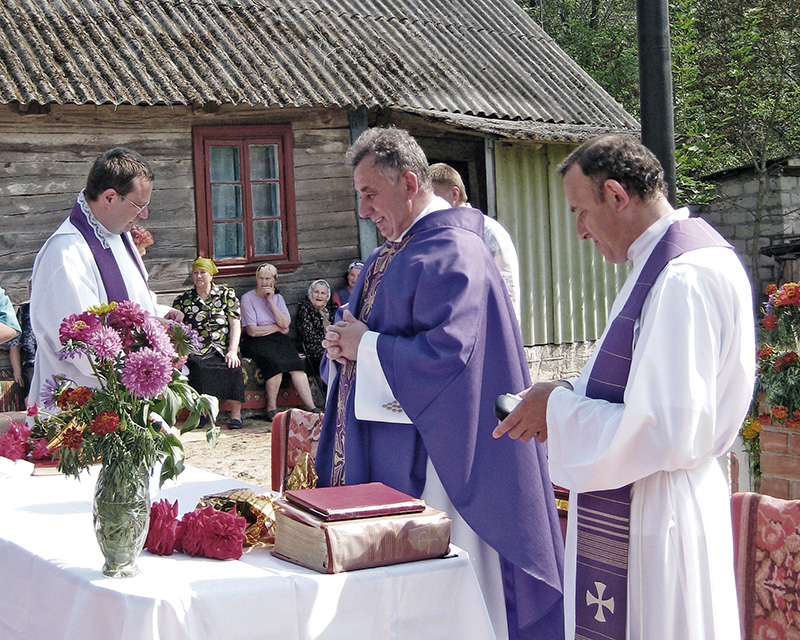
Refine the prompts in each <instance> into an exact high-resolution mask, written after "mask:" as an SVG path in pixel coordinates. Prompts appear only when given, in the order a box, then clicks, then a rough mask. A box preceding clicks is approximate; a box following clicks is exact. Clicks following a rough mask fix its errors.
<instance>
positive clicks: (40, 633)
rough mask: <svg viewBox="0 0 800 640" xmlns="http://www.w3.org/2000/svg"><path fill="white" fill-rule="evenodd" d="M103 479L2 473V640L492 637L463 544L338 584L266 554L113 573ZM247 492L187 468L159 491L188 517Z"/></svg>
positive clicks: (158, 561) (147, 560)
mask: <svg viewBox="0 0 800 640" xmlns="http://www.w3.org/2000/svg"><path fill="white" fill-rule="evenodd" d="M98 470H99V469H98V468H94V469H93V470H90V472H86V473H84V474H83V475H82V476H81V478H80V479H74V478H67V477H64V476H28V477H9V476H3V477H0V638H2V639H3V640H18V639H25V640H89V639H97V640H116V639H120V640H183V639H186V640H203V639H208V640H237V639H242V640H261V639H273V638H274V639H276V640H300V639H306V638H309V639H310V638H319V639H339V638H341V639H348V640H349V639H359V640H361V639H365V640H367V639H372V638H374V639H376V640H382V639H384V638H392V639H397V640H402V639H407V640H424V639H427V638H441V639H448V638H452V639H453V640H464V639H466V640H469V639H473V638H474V639H476V640H486V639H488V638H493V637H494V635H493V633H492V630H491V624H490V622H489V617H488V614H487V612H486V608H485V605H484V603H483V599H482V597H481V593H480V587H479V586H478V583H477V579H476V577H475V574H474V572H473V569H472V566H471V564H470V562H469V559H468V558H467V556H466V554H465V553H464V552H463V551H461V550H459V549H457V548H455V547H453V548H452V551H453V553H452V554H451V555H450V556H449V557H446V558H441V559H435V560H426V561H423V562H412V563H406V564H401V565H394V566H391V567H381V568H376V569H367V570H362V571H353V572H346V573H340V574H337V575H323V574H319V573H316V572H314V571H311V570H307V569H304V568H302V567H299V566H296V565H293V564H290V563H287V562H283V561H281V560H278V559H277V558H275V557H273V556H272V555H271V554H270V553H269V550H268V549H264V548H260V549H253V550H252V551H250V552H249V553H246V554H244V555H243V556H242V558H241V559H240V560H228V561H220V560H209V559H205V558H192V557H190V556H187V555H184V554H173V555H172V556H157V555H152V554H150V553H148V552H147V551H144V552H142V555H141V556H140V557H139V559H138V565H139V569H140V572H139V574H138V575H137V576H135V577H132V578H117V579H115V578H106V577H105V576H103V574H102V572H101V568H102V566H103V557H102V555H101V553H100V549H99V547H98V545H97V540H96V538H95V535H94V529H93V526H92V495H93V491H94V484H95V480H96V476H97V472H98ZM246 486H249V485H246V484H244V483H242V482H239V481H237V480H234V479H231V478H225V477H223V476H219V475H216V474H212V473H208V472H205V471H201V470H199V469H195V468H187V469H186V471H184V473H183V474H181V476H180V477H179V479H178V480H177V481H170V482H168V483H166V484H165V485H164V487H163V488H162V489H160V490H159V489H158V487H157V481H153V484H152V490H151V495H152V496H153V500H158V499H161V498H166V499H167V500H169V501H170V503H171V502H173V501H175V500H176V499H177V500H178V510H179V513H180V514H181V515H182V514H183V513H185V512H187V511H191V510H192V509H194V507H195V505H196V503H197V501H198V499H199V498H200V497H202V496H204V495H208V494H212V493H217V492H220V491H225V490H227V489H233V488H238V487H246ZM250 488H254V487H252V486H250ZM256 490H257V491H259V492H266V490H262V489H257V488H256Z"/></svg>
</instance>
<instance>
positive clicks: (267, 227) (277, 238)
mask: <svg viewBox="0 0 800 640" xmlns="http://www.w3.org/2000/svg"><path fill="white" fill-rule="evenodd" d="M253 232H254V238H253V240H254V242H255V250H256V255H257V256H268V255H274V254H282V253H283V239H282V237H281V223H280V221H279V220H256V221H255V222H253Z"/></svg>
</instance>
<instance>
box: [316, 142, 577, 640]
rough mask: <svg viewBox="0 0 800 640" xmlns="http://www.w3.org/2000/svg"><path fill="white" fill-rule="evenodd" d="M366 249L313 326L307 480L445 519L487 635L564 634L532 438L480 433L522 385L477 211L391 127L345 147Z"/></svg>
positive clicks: (553, 525) (501, 288) (556, 554)
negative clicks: (315, 412)
mask: <svg viewBox="0 0 800 640" xmlns="http://www.w3.org/2000/svg"><path fill="white" fill-rule="evenodd" d="M347 157H348V163H349V164H350V166H352V167H354V174H353V175H354V182H355V187H356V191H357V192H358V193H359V194H360V195H361V206H360V210H359V215H360V216H361V217H364V218H369V219H371V220H373V221H374V222H375V223H376V224H377V226H378V229H379V230H380V231H381V233H382V234H383V235H384V237H386V238H387V239H388V241H387V242H386V243H385V244H384V245H383V246H381V247H379V248H377V249H376V250H375V251H373V253H372V255H371V256H370V257H369V259H368V260H367V261H366V263H365V265H364V268H363V269H362V271H361V274H360V276H359V278H358V281H357V282H356V285H355V287H354V289H353V293H352V295H351V297H350V302H349V305H348V308H347V310H346V311H345V312H344V313H343V314H342V315H341V320H340V321H339V322H338V323H336V324H335V325H333V326H332V327H331V328H330V329H329V331H328V332H327V334H326V339H325V341H324V343H323V344H324V345H325V346H326V348H327V354H328V357H329V358H331V359H332V360H333V361H336V362H337V363H338V368H337V369H338V370H337V371H336V372H335V375H334V376H332V377H331V378H330V387H329V394H328V406H327V408H326V411H325V422H324V426H323V430H322V437H321V439H320V443H319V449H318V453H317V459H316V463H317V470H318V473H319V476H320V484H321V485H337V484H355V483H362V482H370V481H381V482H384V483H386V484H388V485H390V486H392V487H395V488H397V489H399V490H401V491H405V492H407V493H409V494H411V495H414V496H422V497H423V498H425V499H426V501H427V502H428V504H430V505H431V506H433V507H436V508H440V509H444V510H445V511H447V512H448V513H449V514H450V516H451V518H452V519H453V522H454V528H453V536H452V540H453V542H454V544H456V545H459V546H462V547H465V548H467V549H469V550H470V557H471V558H472V559H473V562H474V563H475V564H476V571H477V573H478V575H479V581H480V582H481V587H482V590H483V594H484V598H485V599H486V602H487V608H488V610H489V612H490V617H491V620H492V624H493V626H494V629H495V631H496V632H497V635H498V637H499V638H505V637H509V638H563V620H562V603H561V599H562V595H561V590H562V587H561V583H562V556H563V542H562V536H561V531H560V526H559V523H558V516H557V512H556V509H555V500H554V495H553V489H552V484H551V482H550V479H549V477H548V473H547V461H546V455H545V450H544V448H543V447H542V446H541V445H539V444H538V443H523V442H513V441H511V440H509V439H504V440H501V441H498V440H494V439H493V438H492V430H493V429H494V427H495V426H496V425H497V419H496V418H495V417H494V413H493V407H494V401H495V399H496V398H497V396H499V395H501V394H502V393H506V392H508V391H521V390H522V389H524V388H526V387H527V386H528V385H529V380H530V378H529V373H528V364H527V361H526V358H525V354H524V350H523V347H522V340H521V338H520V334H519V329H518V327H517V322H516V317H515V315H514V309H513V305H512V303H511V300H510V298H509V296H508V293H507V290H506V288H505V285H504V284H503V280H502V278H501V276H500V273H499V271H498V270H497V267H496V265H495V263H494V261H493V259H492V257H491V255H490V254H489V252H488V250H487V249H486V246H485V244H484V242H483V216H482V214H481V213H480V212H478V211H476V210H474V209H470V208H459V209H452V208H450V205H449V204H448V203H447V202H446V201H445V200H443V199H441V198H437V197H435V196H434V195H433V192H432V187H431V183H430V176H429V174H428V165H427V160H426V158H425V155H424V153H423V151H422V149H421V148H420V147H419V146H418V144H417V143H416V141H414V139H413V138H411V137H410V136H409V135H408V134H407V133H406V132H405V131H402V130H398V129H370V130H368V131H367V132H365V133H364V134H362V136H361V137H360V138H359V139H358V140H357V141H356V143H354V145H353V147H352V148H351V149H350V151H349V152H348V156H347Z"/></svg>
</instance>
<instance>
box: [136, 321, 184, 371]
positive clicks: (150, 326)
mask: <svg viewBox="0 0 800 640" xmlns="http://www.w3.org/2000/svg"><path fill="white" fill-rule="evenodd" d="M142 329H143V330H144V334H145V336H147V341H148V342H149V343H150V347H152V349H153V351H156V352H158V353H162V354H164V355H165V356H166V357H168V358H169V359H170V361H172V360H173V359H175V358H176V357H177V355H178V354H176V353H175V347H173V346H172V340H170V337H169V334H168V333H167V330H166V329H165V328H164V325H162V324H161V323H160V322H159V321H158V320H156V319H155V318H153V317H152V316H148V317H147V318H145V319H144V322H143V323H142Z"/></svg>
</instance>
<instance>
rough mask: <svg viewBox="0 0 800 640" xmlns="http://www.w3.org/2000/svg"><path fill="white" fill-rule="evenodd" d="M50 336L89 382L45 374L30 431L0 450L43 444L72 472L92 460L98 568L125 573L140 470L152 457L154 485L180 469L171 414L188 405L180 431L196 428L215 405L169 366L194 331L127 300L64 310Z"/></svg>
mask: <svg viewBox="0 0 800 640" xmlns="http://www.w3.org/2000/svg"><path fill="white" fill-rule="evenodd" d="M59 338H60V341H61V345H62V348H61V351H60V352H59V358H61V359H62V360H65V359H73V358H86V359H87V360H88V364H89V366H90V367H91V370H92V372H93V375H94V377H95V379H96V381H97V384H96V385H95V386H92V387H88V386H78V385H77V384H75V382H74V381H72V380H70V379H69V378H67V377H66V376H64V375H58V374H57V375H55V376H52V377H51V378H50V379H49V380H48V381H47V382H46V383H45V385H44V387H43V390H42V393H41V395H40V399H41V401H42V403H43V406H44V409H43V410H39V408H38V406H36V405H34V406H33V407H30V408H29V410H28V414H29V415H30V416H32V417H33V419H34V425H33V427H32V428H31V429H30V432H29V433H26V432H25V428H23V427H21V426H20V427H17V428H15V429H14V430H13V434H12V436H9V437H8V438H7V439H8V440H9V441H12V442H8V443H6V445H3V444H2V443H0V449H2V448H3V447H4V448H5V449H7V450H8V449H11V448H12V447H13V448H14V451H13V452H14V453H15V454H19V453H20V452H21V451H25V452H26V453H27V452H28V451H30V452H31V455H32V456H33V457H34V458H36V457H37V456H42V455H45V451H46V452H49V453H50V454H51V455H52V456H53V458H54V459H55V461H56V462H57V464H58V469H59V471H62V472H63V473H65V474H67V475H72V476H78V475H79V474H80V473H81V472H82V471H83V470H84V469H86V468H87V467H89V466H90V465H93V464H96V463H100V464H101V470H100V474H99V477H98V481H97V487H96V489H95V502H94V517H95V531H96V533H97V536H98V541H99V542H100V546H101V549H102V550H103V552H104V554H105V556H106V566H105V567H104V573H106V575H131V574H132V572H133V571H135V564H134V562H133V561H135V557H136V556H138V554H139V552H140V551H141V547H142V544H143V543H144V536H145V535H146V534H147V519H148V517H149V501H150V498H149V478H150V475H151V474H152V472H153V469H154V467H155V466H156V464H157V463H158V462H161V463H162V464H161V473H160V482H161V484H163V483H164V482H165V481H166V480H168V479H170V478H175V477H176V476H177V475H178V474H179V473H181V471H183V468H184V465H183V459H184V454H183V445H182V444H181V441H180V439H179V437H178V433H177V431H176V430H175V429H174V425H175V423H176V421H177V418H178V415H179V412H180V411H181V410H183V409H188V411H189V414H188V417H187V418H186V420H185V422H184V424H183V427H182V429H181V432H185V431H188V430H191V429H194V428H195V427H197V426H198V424H199V423H200V419H201V417H202V416H203V415H206V416H209V417H210V418H211V423H212V425H213V423H214V419H215V418H216V415H217V412H218V401H217V399H216V398H214V397H211V396H206V395H201V394H199V393H197V391H195V390H194V389H193V388H192V387H191V386H189V384H188V381H187V380H186V379H185V378H184V377H182V376H181V374H180V373H179V372H178V371H177V370H176V369H175V368H174V367H173V363H174V362H175V361H176V360H177V359H178V358H180V357H182V356H186V355H188V354H189V353H196V352H197V351H198V350H199V338H198V336H197V334H196V333H195V332H194V330H193V329H191V328H189V327H187V326H186V325H184V324H181V323H177V322H173V323H171V324H168V325H166V326H165V325H163V324H162V323H161V322H160V321H159V320H158V319H156V318H154V317H152V316H151V315H150V314H149V313H147V312H146V311H144V310H143V309H142V308H141V307H140V306H139V305H137V304H136V303H133V302H130V301H124V302H120V303H116V302H111V303H104V304H101V305H97V306H94V307H90V308H89V309H88V310H87V311H85V312H83V313H80V314H73V315H70V316H69V317H67V318H65V319H64V321H63V322H62V324H61V327H60V330H59ZM9 433H10V434H11V433H12V431H9ZM25 436H27V438H26V437H25ZM218 436H219V428H218V427H216V426H212V427H211V428H210V429H209V430H208V432H207V436H206V437H207V439H208V441H209V443H210V444H211V446H212V447H213V446H214V444H215V443H216V440H217V438H218ZM137 547H138V548H137ZM131 553H133V554H134V555H133V558H130V557H129V556H130V555H131Z"/></svg>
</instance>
